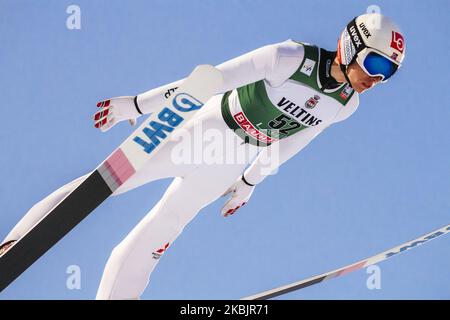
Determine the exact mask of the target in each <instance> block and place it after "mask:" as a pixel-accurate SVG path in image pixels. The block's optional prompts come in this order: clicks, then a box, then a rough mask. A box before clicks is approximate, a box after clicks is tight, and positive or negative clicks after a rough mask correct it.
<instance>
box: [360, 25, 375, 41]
mask: <svg viewBox="0 0 450 320" xmlns="http://www.w3.org/2000/svg"><path fill="white" fill-rule="evenodd" d="M359 27H360V28H361V31H362V33H363V34H364V35H365V36H366V39H369V37H371V36H372V35H371V34H370V31H369V29H367V27H366V25H365V24H364V22H361V23H360V24H359Z"/></svg>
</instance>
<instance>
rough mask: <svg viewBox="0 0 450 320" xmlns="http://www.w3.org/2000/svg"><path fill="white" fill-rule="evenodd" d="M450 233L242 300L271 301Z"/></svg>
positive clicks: (426, 237) (423, 238)
mask: <svg viewBox="0 0 450 320" xmlns="http://www.w3.org/2000/svg"><path fill="white" fill-rule="evenodd" d="M449 232H450V224H449V225H446V226H445V227H442V228H440V229H437V230H435V231H433V232H430V233H428V234H426V235H423V236H421V237H419V238H417V239H414V240H411V241H408V242H405V243H403V244H401V245H399V246H397V247H394V248H392V249H389V250H386V251H384V252H381V253H379V254H376V255H374V256H372V257H370V258H367V259H364V260H361V261H359V262H356V263H353V264H351V265H348V266H346V267H343V268H339V269H336V270H333V271H330V272H326V273H323V274H321V275H318V276H315V277H311V278H308V279H305V280H301V281H298V282H294V283H291V284H288V285H285V286H281V287H278V288H275V289H271V290H267V291H264V292H261V293H258V294H255V295H252V296H248V297H245V298H242V300H265V299H271V298H275V297H277V296H280V295H283V294H286V293H289V292H292V291H296V290H300V289H303V288H306V287H309V286H312V285H314V284H317V283H320V282H322V281H325V280H329V279H333V278H336V277H339V276H342V275H345V274H347V273H350V272H353V271H356V270H359V269H362V268H366V267H368V266H370V265H374V264H377V263H379V262H381V261H384V260H387V259H389V258H391V257H393V256H396V255H397V254H399V253H402V252H405V251H407V250H410V249H413V248H416V247H418V246H420V245H422V244H424V243H426V242H428V241H430V240H433V239H436V238H437V237H440V236H442V235H444V234H447V233H449Z"/></svg>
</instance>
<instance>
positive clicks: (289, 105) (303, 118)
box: [277, 96, 322, 127]
mask: <svg viewBox="0 0 450 320" xmlns="http://www.w3.org/2000/svg"><path fill="white" fill-rule="evenodd" d="M314 98H317V99H314ZM311 99H312V100H314V102H312V101H311V104H313V103H314V104H315V105H317V102H318V100H319V99H320V97H319V96H314V97H312V98H310V99H309V100H311ZM309 100H308V101H309ZM308 101H307V102H308ZM307 102H306V103H307ZM306 103H305V106H306ZM277 107H278V109H280V111H282V112H283V113H284V114H286V113H288V114H290V115H292V116H293V117H294V118H295V119H298V121H300V122H301V123H302V124H304V125H305V126H308V127H310V126H312V127H313V126H317V125H318V124H319V123H321V122H322V120H321V119H319V118H318V117H314V116H313V115H312V114H311V113H309V112H308V111H307V110H306V109H304V108H302V107H301V106H299V105H297V104H295V103H294V102H292V101H290V100H289V99H287V98H285V97H283V98H281V100H280V101H279V102H278V103H277Z"/></svg>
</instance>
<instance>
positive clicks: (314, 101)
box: [305, 95, 320, 109]
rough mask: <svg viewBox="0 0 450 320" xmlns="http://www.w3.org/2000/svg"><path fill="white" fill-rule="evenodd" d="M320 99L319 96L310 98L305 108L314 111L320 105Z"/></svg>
mask: <svg viewBox="0 0 450 320" xmlns="http://www.w3.org/2000/svg"><path fill="white" fill-rule="evenodd" d="M319 99H320V97H319V96H318V95H314V97H311V98H309V99H308V100H307V101H306V102H305V108H308V109H312V108H314V107H315V106H316V105H317V104H318V103H319Z"/></svg>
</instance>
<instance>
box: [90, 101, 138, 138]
mask: <svg viewBox="0 0 450 320" xmlns="http://www.w3.org/2000/svg"><path fill="white" fill-rule="evenodd" d="M97 107H98V108H99V110H98V111H97V112H96V113H95V114H94V122H95V124H94V126H95V127H96V128H98V129H100V130H101V131H102V132H105V131H108V130H109V129H111V128H112V127H113V126H114V125H115V124H116V123H118V122H120V121H124V120H128V122H129V123H130V124H131V125H132V126H134V125H135V124H136V118H138V117H139V116H140V114H139V112H138V111H137V110H136V107H135V105H134V97H117V98H112V99H108V100H104V101H101V102H99V103H97Z"/></svg>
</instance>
